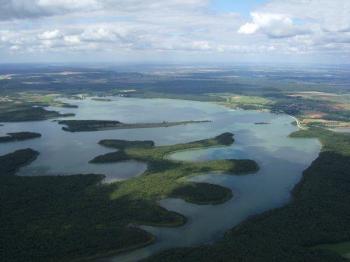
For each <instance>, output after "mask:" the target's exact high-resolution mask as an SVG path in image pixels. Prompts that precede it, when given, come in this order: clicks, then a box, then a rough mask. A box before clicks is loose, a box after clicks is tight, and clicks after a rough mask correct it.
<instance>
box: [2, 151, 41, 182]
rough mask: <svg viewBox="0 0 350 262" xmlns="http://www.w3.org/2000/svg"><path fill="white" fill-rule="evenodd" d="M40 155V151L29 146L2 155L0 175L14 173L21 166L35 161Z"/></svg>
mask: <svg viewBox="0 0 350 262" xmlns="http://www.w3.org/2000/svg"><path fill="white" fill-rule="evenodd" d="M38 155H39V153H38V152H36V151H34V150H32V149H29V148H27V149H22V150H17V151H15V152H14V153H11V154H7V155H4V156H0V177H1V176H9V175H13V174H14V173H15V172H16V171H17V170H18V169H19V168H20V167H22V166H25V165H27V164H29V163H31V162H32V161H34V160H35V159H36V158H37V156H38Z"/></svg>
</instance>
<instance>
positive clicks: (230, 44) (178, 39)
mask: <svg viewBox="0 0 350 262" xmlns="http://www.w3.org/2000/svg"><path fill="white" fill-rule="evenodd" d="M211 3H213V1H212V0H167V1H156V0H31V1H29V0H0V6H1V8H0V29H1V28H2V29H3V28H6V30H0V52H1V53H2V54H4V53H6V52H11V54H15V52H21V53H25V52H32V53H36V52H41V53H45V54H51V53H60V54H65V53H66V52H76V53H77V54H79V52H85V51H91V50H98V53H108V55H107V56H108V57H114V56H113V55H109V53H111V54H116V53H117V52H119V53H123V52H124V53H127V52H131V53H133V52H140V53H142V52H143V53H145V54H146V53H147V54H151V55H149V56H151V57H157V56H158V57H160V56H161V55H162V54H163V53H173V54H174V56H175V57H178V54H177V53H178V52H182V54H185V53H186V52H188V53H190V54H191V55H193V54H197V53H198V57H201V56H202V54H203V55H207V54H212V56H213V57H214V58H215V54H218V53H220V54H221V53H224V54H225V56H227V57H229V56H230V55H232V54H242V56H245V55H247V54H250V53H253V54H265V53H274V54H279V55H281V56H283V55H285V54H287V55H288V54H291V53H293V54H316V53H318V54H322V53H325V52H327V53H331V52H334V53H339V52H343V53H344V54H349V49H350V41H349V39H350V36H349V34H350V16H349V15H348V14H349V13H350V1H349V0H332V1H328V0H327V1H325V0H288V1H285V0H270V1H268V2H267V3H266V4H263V5H260V6H258V7H257V8H256V9H255V10H252V12H251V15H250V17H248V18H246V17H245V16H241V15H240V14H239V13H235V12H234V11H235V10H230V11H227V12H214V11H213V10H211V9H210V6H211V5H210V4H211ZM48 56H49V55H48ZM185 56H186V55H185ZM82 57H83V56H82ZM96 57H98V56H96Z"/></svg>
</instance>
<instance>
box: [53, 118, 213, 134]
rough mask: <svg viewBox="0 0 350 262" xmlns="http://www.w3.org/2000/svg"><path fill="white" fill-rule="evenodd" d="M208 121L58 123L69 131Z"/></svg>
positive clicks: (68, 121) (152, 126) (165, 125)
mask: <svg viewBox="0 0 350 262" xmlns="http://www.w3.org/2000/svg"><path fill="white" fill-rule="evenodd" d="M206 122H209V121H181V122H166V121H164V122H161V123H135V124H125V123H121V122H119V121H108V120H62V121H58V123H59V124H60V125H66V126H65V127H63V128H62V129H63V130H64V131H69V132H87V131H101V130H108V129H134V128H155V127H171V126H179V125H187V124H196V123H206Z"/></svg>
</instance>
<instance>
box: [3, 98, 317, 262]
mask: <svg viewBox="0 0 350 262" xmlns="http://www.w3.org/2000/svg"><path fill="white" fill-rule="evenodd" d="M111 99H112V101H110V102H107V101H94V100H91V99H90V98H88V99H85V100H69V99H64V102H67V103H72V104H76V105H78V106H79V108H76V109H75V108H51V109H55V110H58V111H60V112H62V113H75V114H76V116H75V117H74V118H72V119H97V120H118V121H121V122H125V123H137V122H162V121H169V122H171V121H186V120H188V121H189V120H210V121H211V122H208V123H197V124H188V125H182V126H175V127H167V128H150V129H130V130H125V129H124V130H107V131H98V132H81V133H69V132H65V131H63V130H62V126H60V125H58V123H57V122H54V121H52V120H48V121H39V122H21V123H5V125H4V126H1V127H0V133H1V135H4V134H5V133H7V132H20V131H32V132H39V133H41V134H42V137H41V138H39V139H34V140H28V141H21V142H14V143H4V144H1V146H0V154H1V155H2V154H6V153H9V152H12V151H14V150H17V149H22V148H26V147H30V148H32V149H35V150H37V151H39V152H40V156H39V157H38V159H37V160H36V161H34V162H33V163H32V164H31V165H29V166H27V167H24V168H21V169H20V170H19V172H18V173H17V174H18V175H22V176H36V175H68V174H89V173H96V174H105V175H106V179H105V182H113V181H118V180H124V179H128V178H130V177H134V176H138V175H141V174H142V173H143V172H144V171H145V170H146V168H147V165H146V164H145V163H141V162H136V161H127V162H123V163H116V164H99V165H96V164H89V163H88V161H89V160H91V159H92V158H94V157H95V156H97V155H100V154H104V153H107V152H111V151H112V150H111V149H107V148H104V147H102V146H100V145H98V144H97V143H98V141H99V140H101V139H127V140H153V141H155V143H156V145H168V144H176V143H183V142H190V141H193V140H199V139H205V138H210V137H214V136H216V135H219V134H221V133H223V132H232V133H234V134H235V143H234V144H233V145H232V146H229V147H220V148H210V149H205V150H189V151H183V152H177V153H174V154H172V155H170V156H169V158H172V159H176V160H184V161H205V160H209V159H225V158H237V159H242V158H248V159H252V160H255V161H257V163H258V164H259V165H260V171H259V172H257V173H255V174H250V175H245V176H232V175H225V174H220V175H217V174H210V173H208V174H202V175H200V176H196V177H194V178H192V179H191V181H195V182H209V183H214V184H219V185H222V186H225V187H228V188H231V189H232V191H233V194H234V197H233V198H232V199H231V200H230V201H228V202H226V203H224V204H221V205H195V204H189V203H186V202H184V201H183V200H180V199H164V200H162V201H160V204H161V205H162V206H164V207H165V208H167V209H169V210H173V211H176V212H179V213H181V214H184V215H185V216H186V217H188V222H187V223H186V225H184V226H182V227H178V228H157V227H149V226H147V227H146V226H144V227H143V228H144V229H146V230H147V231H149V232H151V233H152V234H154V235H155V236H156V238H157V241H156V243H155V244H153V245H150V246H148V247H145V248H142V249H139V250H136V251H133V252H130V253H126V254H122V255H119V256H115V257H110V258H105V259H102V260H100V261H118V262H119V261H135V260H137V259H141V258H145V257H147V256H149V255H150V254H153V253H155V252H158V251H160V250H164V249H167V248H172V247H183V246H194V245H199V244H203V243H210V242H212V241H215V240H218V239H220V238H221V237H222V236H223V234H224V232H225V231H227V230H228V229H230V228H232V227H234V226H235V225H237V224H239V223H240V222H242V221H243V220H244V219H246V218H248V217H249V216H252V215H255V214H258V213H261V212H264V211H266V210H269V209H272V208H276V207H280V206H282V205H284V204H286V203H287V202H288V201H289V200H290V191H291V190H292V189H293V187H294V186H295V184H296V183H298V181H299V180H300V178H301V176H302V171H303V170H304V169H306V168H307V167H308V166H309V165H310V163H311V162H312V161H313V160H314V159H315V158H316V157H317V156H318V153H319V151H320V149H321V145H320V143H319V142H318V140H316V139H292V138H289V137H288V135H289V134H290V133H291V132H293V131H296V130H297V127H296V126H294V125H292V124H291V123H292V122H293V119H292V118H291V117H290V116H287V115H276V114H272V113H268V112H257V111H244V110H232V109H228V108H225V107H223V106H220V105H216V104H213V103H205V102H193V101H183V100H169V99H136V98H120V97H112V98H111ZM256 122H261V123H263V122H264V123H269V124H261V125H256V124H255V123H256Z"/></svg>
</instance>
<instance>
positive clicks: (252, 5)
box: [211, 0, 267, 17]
mask: <svg viewBox="0 0 350 262" xmlns="http://www.w3.org/2000/svg"><path fill="white" fill-rule="evenodd" d="M266 2H267V1H266V0H241V1H240V0H215V1H213V2H212V3H211V8H212V9H213V10H215V11H220V12H238V13H240V14H241V15H242V16H246V17H248V16H249V13H250V12H251V11H253V10H254V9H256V8H257V7H259V5H261V4H263V3H266Z"/></svg>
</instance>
